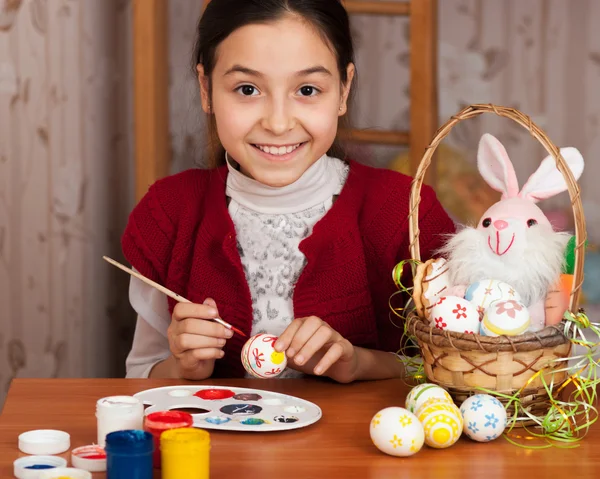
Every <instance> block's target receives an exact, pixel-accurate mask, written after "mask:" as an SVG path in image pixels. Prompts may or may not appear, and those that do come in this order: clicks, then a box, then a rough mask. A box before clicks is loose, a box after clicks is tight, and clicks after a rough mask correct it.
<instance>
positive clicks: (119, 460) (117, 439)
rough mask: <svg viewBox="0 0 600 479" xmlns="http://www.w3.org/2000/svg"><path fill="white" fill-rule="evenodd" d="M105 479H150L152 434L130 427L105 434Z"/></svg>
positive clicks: (152, 447)
mask: <svg viewBox="0 0 600 479" xmlns="http://www.w3.org/2000/svg"><path fill="white" fill-rule="evenodd" d="M105 451H106V478H107V479H152V453H153V452H154V442H153V440H152V434H150V433H149V432H146V431H141V430H137V429H130V430H126V431H115V432H111V433H110V434H107V436H106V446H105Z"/></svg>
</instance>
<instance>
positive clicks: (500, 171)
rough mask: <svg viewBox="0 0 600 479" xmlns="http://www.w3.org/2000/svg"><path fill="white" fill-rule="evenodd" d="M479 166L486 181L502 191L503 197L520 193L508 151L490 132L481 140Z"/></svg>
mask: <svg viewBox="0 0 600 479" xmlns="http://www.w3.org/2000/svg"><path fill="white" fill-rule="evenodd" d="M477 168H479V173H481V176H482V177H483V179H484V180H485V181H486V183H487V184H488V185H490V186H491V187H492V188H493V189H495V190H496V191H499V192H500V193H502V199H506V198H514V197H516V196H517V195H518V194H519V183H518V182H517V175H515V169H514V168H513V164H512V163H511V161H510V159H509V158H508V153H506V150H505V149H504V146H502V143H500V142H499V141H498V139H497V138H496V137H494V136H492V135H490V134H489V133H485V134H484V135H483V136H482V137H481V140H479V149H478V151H477Z"/></svg>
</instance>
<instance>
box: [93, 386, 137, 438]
mask: <svg viewBox="0 0 600 479" xmlns="http://www.w3.org/2000/svg"><path fill="white" fill-rule="evenodd" d="M96 418H97V420H98V421H97V422H98V426H97V427H98V445H99V446H100V447H104V446H105V444H106V435H107V434H109V433H111V432H114V431H123V430H127V429H140V430H142V429H143V428H144V404H143V403H142V402H141V401H140V400H139V399H137V398H135V397H133V396H109V397H105V398H102V399H99V400H98V402H97V403H96Z"/></svg>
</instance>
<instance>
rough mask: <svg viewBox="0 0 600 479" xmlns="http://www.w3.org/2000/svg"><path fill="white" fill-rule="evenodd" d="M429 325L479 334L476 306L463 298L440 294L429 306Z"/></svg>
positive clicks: (446, 329)
mask: <svg viewBox="0 0 600 479" xmlns="http://www.w3.org/2000/svg"><path fill="white" fill-rule="evenodd" d="M430 312H431V319H430V322H431V325H432V326H434V327H436V328H438V329H441V330H443V331H455V332H457V333H468V334H479V323H480V319H479V318H480V317H479V313H478V312H477V308H476V307H475V306H474V305H473V304H472V303H470V302H469V301H467V300H466V299H464V298H459V297H458V296H442V297H441V298H440V299H439V301H438V302H437V303H436V304H435V305H434V306H433V308H431V311H430Z"/></svg>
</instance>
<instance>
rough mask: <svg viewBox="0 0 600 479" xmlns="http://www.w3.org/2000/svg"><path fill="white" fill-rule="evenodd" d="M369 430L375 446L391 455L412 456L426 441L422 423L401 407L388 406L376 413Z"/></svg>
mask: <svg viewBox="0 0 600 479" xmlns="http://www.w3.org/2000/svg"><path fill="white" fill-rule="evenodd" d="M369 432H370V435H371V441H373V444H374V445H375V447H377V449H379V450H380V451H381V452H384V453H386V454H389V455H390V456H400V457H407V456H412V455H413V454H416V453H417V452H419V451H420V450H421V448H422V447H423V442H424V441H425V433H424V430H423V426H422V424H421V423H420V422H419V420H418V419H417V417H416V416H415V415H414V414H413V413H411V412H410V411H408V410H406V409H404V408H401V407H388V408H385V409H382V410H381V411H379V412H378V413H377V414H375V415H374V416H373V419H371V425H370V428H369Z"/></svg>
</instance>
